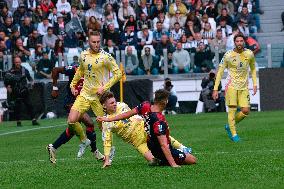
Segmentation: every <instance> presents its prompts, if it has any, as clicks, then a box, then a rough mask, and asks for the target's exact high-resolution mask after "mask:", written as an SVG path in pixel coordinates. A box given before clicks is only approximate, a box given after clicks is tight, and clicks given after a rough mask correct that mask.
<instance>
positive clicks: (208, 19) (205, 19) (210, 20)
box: [201, 14, 216, 32]
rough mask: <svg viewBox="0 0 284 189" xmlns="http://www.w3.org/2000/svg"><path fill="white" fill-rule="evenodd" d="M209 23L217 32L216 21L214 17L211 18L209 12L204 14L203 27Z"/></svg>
mask: <svg viewBox="0 0 284 189" xmlns="http://www.w3.org/2000/svg"><path fill="white" fill-rule="evenodd" d="M206 23H209V24H210V25H211V29H212V30H213V31H214V32H216V22H215V20H214V19H213V18H209V17H208V15H207V14H203V15H202V18H201V28H202V29H204V27H205V24H206Z"/></svg>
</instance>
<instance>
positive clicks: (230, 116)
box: [228, 107, 237, 136]
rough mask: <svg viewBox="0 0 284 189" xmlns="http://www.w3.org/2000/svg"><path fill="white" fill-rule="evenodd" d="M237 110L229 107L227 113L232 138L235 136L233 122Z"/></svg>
mask: <svg viewBox="0 0 284 189" xmlns="http://www.w3.org/2000/svg"><path fill="white" fill-rule="evenodd" d="M236 111H237V108H236V107H234V108H232V107H229V112H228V124H229V127H230V130H231V133H232V136H234V135H236V134H237V132H236V121H235V114H236Z"/></svg>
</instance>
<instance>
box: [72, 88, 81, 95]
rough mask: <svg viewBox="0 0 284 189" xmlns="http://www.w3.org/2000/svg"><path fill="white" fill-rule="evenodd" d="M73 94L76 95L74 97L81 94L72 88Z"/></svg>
mask: <svg viewBox="0 0 284 189" xmlns="http://www.w3.org/2000/svg"><path fill="white" fill-rule="evenodd" d="M71 93H72V94H73V95H74V96H77V95H78V94H79V92H78V90H77V89H75V88H71Z"/></svg>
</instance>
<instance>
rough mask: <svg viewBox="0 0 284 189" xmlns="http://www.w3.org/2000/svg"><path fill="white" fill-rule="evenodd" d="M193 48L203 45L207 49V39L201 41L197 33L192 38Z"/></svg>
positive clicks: (200, 36) (199, 34)
mask: <svg viewBox="0 0 284 189" xmlns="http://www.w3.org/2000/svg"><path fill="white" fill-rule="evenodd" d="M194 39H195V40H194V43H195V44H194V46H195V47H197V46H198V45H199V43H203V44H204V45H205V48H207V46H208V44H209V43H208V40H207V39H203V38H202V35H201V33H199V32H197V33H196V34H195V36H194Z"/></svg>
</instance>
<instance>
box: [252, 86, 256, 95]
mask: <svg viewBox="0 0 284 189" xmlns="http://www.w3.org/2000/svg"><path fill="white" fill-rule="evenodd" d="M256 92H257V86H253V94H252V95H253V96H254V95H255V94H256Z"/></svg>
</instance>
